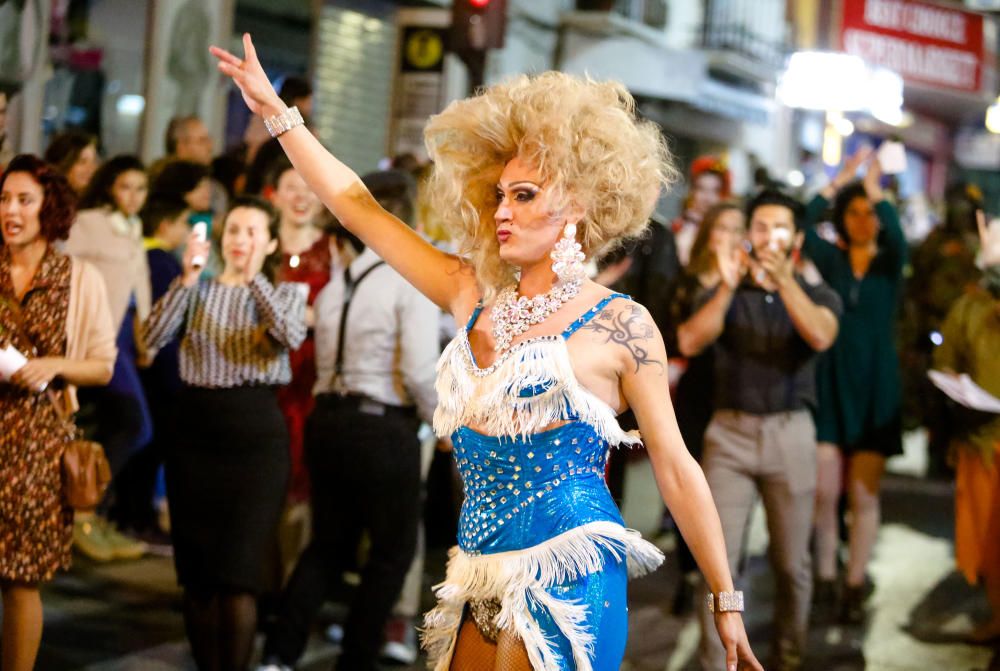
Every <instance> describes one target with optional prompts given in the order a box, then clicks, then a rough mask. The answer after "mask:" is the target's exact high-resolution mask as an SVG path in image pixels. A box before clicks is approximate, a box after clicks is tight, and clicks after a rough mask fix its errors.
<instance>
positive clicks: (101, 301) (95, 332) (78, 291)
mask: <svg viewBox="0 0 1000 671" xmlns="http://www.w3.org/2000/svg"><path fill="white" fill-rule="evenodd" d="M117 333H118V332H117V330H116V329H115V327H114V323H113V322H112V319H111V310H110V308H109V306H108V296H107V291H106V289H105V287H104V279H103V278H102V277H101V273H100V272H98V270H97V269H96V268H95V267H94V266H93V265H91V264H89V263H86V262H85V261H81V260H80V259H73V269H72V271H71V272H70V280H69V310H68V312H67V313H66V358H67V359H76V360H89V361H104V362H105V363H107V364H108V366H109V367H113V366H114V365H115V357H116V356H117V355H118V348H117V347H116V346H115V337H116V336H117ZM66 404H67V407H68V408H70V409H71V410H72V411H74V412H75V411H76V410H77V408H78V407H79V406H78V404H77V401H76V388H75V387H72V386H67V387H66Z"/></svg>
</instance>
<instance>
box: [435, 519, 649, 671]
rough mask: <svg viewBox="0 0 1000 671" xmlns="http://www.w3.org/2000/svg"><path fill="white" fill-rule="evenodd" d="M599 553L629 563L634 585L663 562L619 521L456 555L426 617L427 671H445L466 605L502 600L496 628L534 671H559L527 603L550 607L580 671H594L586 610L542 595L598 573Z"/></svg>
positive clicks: (554, 654) (601, 564)
mask: <svg viewBox="0 0 1000 671" xmlns="http://www.w3.org/2000/svg"><path fill="white" fill-rule="evenodd" d="M602 551H607V552H609V553H610V554H611V555H612V556H613V557H614V558H615V560H616V561H627V563H628V573H629V577H630V578H634V577H638V576H642V575H645V574H646V573H649V572H650V571H653V570H654V569H656V567H658V566H659V565H660V564H661V563H663V553H662V552H660V550H659V549H658V548H657V547H656V546H654V545H653V544H652V543H649V542H648V541H645V540H643V539H642V536H641V535H639V533H638V532H637V531H634V530H632V529H626V528H625V527H623V526H621V525H619V524H616V523H614V522H591V523H589V524H585V525H583V526H580V527H577V528H575V529H571V530H569V531H567V532H564V533H562V534H560V535H558V536H556V537H554V538H551V539H549V540H547V541H545V542H543V543H539V544H538V545H535V546H533V547H530V548H526V549H524V550H516V551H511V552H499V553H496V554H489V555H469V554H466V553H465V552H463V551H462V550H460V549H459V548H457V547H454V548H452V549H451V551H450V552H449V557H450V558H449V560H448V570H447V574H446V577H445V580H444V582H442V583H441V584H439V585H435V586H434V591H435V594H436V595H437V597H438V605H437V607H435V608H434V609H433V610H431V611H430V612H429V613H427V614H426V615H425V616H424V627H423V630H422V632H421V633H422V639H423V645H424V648H425V649H426V650H427V652H428V655H429V658H430V660H429V662H428V668H430V669H434V670H435V671H448V667H449V666H450V664H451V657H452V654H453V652H454V648H455V642H456V639H457V635H458V628H459V626H460V625H461V623H462V613H463V611H464V609H465V605H466V603H467V602H469V601H472V600H476V601H481V600H487V599H497V600H499V601H500V604H501V610H500V614H499V615H498V616H497V622H496V623H497V626H498V627H500V628H501V629H511V628H512V629H513V630H514V631H515V632H516V633H517V635H518V636H519V637H520V638H521V640H523V641H524V645H525V649H526V650H527V652H528V659H529V660H530V661H531V665H532V667H533V668H534V669H537V670H544V669H552V668H557V667H558V661H557V660H558V656H557V652H556V648H555V647H554V645H553V644H552V643H551V642H550V641H549V640H548V639H547V638H546V636H545V633H544V632H543V631H542V629H541V627H540V626H539V624H538V623H537V622H536V621H535V619H534V617H532V614H531V609H530V607H529V604H533V605H538V606H541V607H543V608H545V610H547V611H548V613H549V615H550V616H551V617H552V619H553V621H554V622H555V624H556V626H558V627H559V630H560V631H561V632H562V634H563V635H564V636H565V637H566V638H567V639H568V640H569V643H570V648H571V649H572V651H573V659H574V662H575V666H576V669H577V671H592V669H591V663H590V657H591V655H592V654H593V649H594V634H593V632H591V631H589V630H588V629H587V624H586V620H587V604H585V603H581V602H580V601H569V600H562V599H558V598H556V597H554V596H552V595H551V594H549V593H548V592H546V591H545V590H546V588H548V587H552V586H554V585H559V584H562V583H566V582H571V581H573V580H576V579H577V578H580V577H582V576H585V575H589V574H591V573H597V572H599V571H601V570H602V569H603V568H604V561H605V558H604V555H603V553H602Z"/></svg>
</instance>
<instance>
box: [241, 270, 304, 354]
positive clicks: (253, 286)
mask: <svg viewBox="0 0 1000 671" xmlns="http://www.w3.org/2000/svg"><path fill="white" fill-rule="evenodd" d="M248 286H249V287H250V295H251V296H253V299H254V302H255V303H256V304H257V311H258V312H259V314H260V318H261V322H262V323H263V324H264V326H266V327H267V332H268V333H269V334H271V337H272V338H274V339H275V340H277V341H278V342H279V343H281V344H282V345H283V346H285V347H287V348H288V349H292V350H295V349H298V348H299V347H300V346H301V345H302V342H303V341H304V340H305V339H306V332H307V331H308V329H307V328H306V293H307V291H308V290H307V289H306V287H305V286H301V287H300V286H296V285H295V284H292V283H285V284H282V285H281V286H279V287H277V288H275V286H274V285H273V284H271V283H270V282H268V281H267V278H266V277H264V275H263V274H260V273H258V274H257V275H256V276H255V277H254V278H253V279H252V280H251V281H250V284H249V285H248Z"/></svg>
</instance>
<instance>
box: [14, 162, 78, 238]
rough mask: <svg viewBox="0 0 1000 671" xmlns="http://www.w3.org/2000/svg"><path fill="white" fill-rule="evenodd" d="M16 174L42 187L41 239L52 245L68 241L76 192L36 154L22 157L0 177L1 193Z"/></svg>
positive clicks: (74, 216)
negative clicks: (56, 242)
mask: <svg viewBox="0 0 1000 671" xmlns="http://www.w3.org/2000/svg"><path fill="white" fill-rule="evenodd" d="M15 172H20V173H24V174H26V175H30V176H31V178H32V179H33V180H35V182H37V183H38V185H39V186H41V187H42V193H43V194H44V195H43V197H42V209H41V211H40V212H39V213H38V222H39V225H40V226H41V229H42V230H41V233H42V237H43V238H45V239H46V240H48V241H49V242H55V241H56V240H65V239H66V238H68V237H69V229H70V227H71V226H72V225H73V220H74V219H75V218H76V193H74V192H73V189H72V187H70V185H69V182H67V181H66V178H65V177H64V176H63V175H62V174H61V173H59V172H57V171H56V169H55V168H54V167H52V165H50V164H48V163H46V162H45V161H43V160H42V159H40V158H38V157H37V156H35V155H34V154H19V155H17V156H15V157H14V158H13V160H11V162H10V163H8V164H7V170H6V171H5V172H4V173H3V174H2V175H0V190H2V189H3V185H4V183H5V182H6V181H7V177H8V176H10V175H12V174H13V173H15Z"/></svg>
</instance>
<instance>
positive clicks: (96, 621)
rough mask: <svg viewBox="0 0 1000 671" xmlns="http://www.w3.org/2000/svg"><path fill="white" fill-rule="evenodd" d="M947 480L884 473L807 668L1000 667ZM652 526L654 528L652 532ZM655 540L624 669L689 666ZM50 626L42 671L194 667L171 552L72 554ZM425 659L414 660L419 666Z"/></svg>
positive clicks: (632, 490)
mask: <svg viewBox="0 0 1000 671" xmlns="http://www.w3.org/2000/svg"><path fill="white" fill-rule="evenodd" d="M629 478H630V484H629V489H628V492H627V497H626V504H625V515H626V519H627V520H629V523H630V524H631V525H633V526H636V527H638V528H639V529H640V530H645V531H649V530H650V527H652V526H655V521H656V520H657V519H658V517H659V513H658V505H657V503H656V493H655V486H654V485H653V484H652V478H651V475H650V474H649V468H648V466H646V465H645V464H644V463H643V462H638V463H635V464H632V465H631V466H630V470H629ZM952 506H953V489H952V486H951V485H950V483H943V482H938V481H928V480H924V479H917V478H912V477H906V476H891V477H889V478H887V480H886V483H885V489H884V496H883V527H882V529H881V532H880V536H879V540H878V544H877V547H876V549H875V555H874V557H873V560H872V563H871V567H870V571H869V573H870V575H871V578H872V580H873V582H874V585H875V587H874V592H873V594H872V596H871V598H870V600H869V614H868V621H867V623H866V625H865V626H864V627H857V628H852V627H841V626H833V625H829V624H826V625H823V624H822V623H818V624H817V625H816V626H814V627H813V628H812V631H811V634H810V640H809V653H808V658H807V660H806V664H805V668H806V669H809V670H813V669H822V670H824V671H861V670H862V669H869V670H872V671H907V670H913V671H916V670H924V669H928V670H930V669H933V670H946V671H986V670H987V669H989V670H990V671H995V670H1000V649H989V648H986V647H976V646H970V645H965V644H964V643H962V632H963V631H965V630H966V629H968V628H969V627H970V626H971V624H972V622H973V621H974V619H976V618H978V617H981V616H982V615H983V614H984V613H985V612H986V604H985V600H984V599H983V598H982V596H981V594H980V593H979V592H977V591H976V590H974V589H972V588H970V587H968V586H967V585H966V584H965V583H964V581H963V580H962V579H961V578H960V577H959V576H958V575H957V574H956V573H955V571H954V567H953V561H954V559H953V548H952V542H951V533H952V520H953V517H952V516H953V507H952ZM654 535H655V534H654ZM658 541H659V542H661V544H662V545H663V546H664V547H665V548H666V549H667V551H668V561H667V564H666V565H665V566H664V567H663V568H661V569H660V570H659V571H657V572H656V573H654V574H653V575H651V576H647V577H646V578H643V579H641V580H638V581H635V582H633V583H632V584H631V586H630V604H631V607H630V610H629V623H630V636H629V643H628V649H627V653H626V660H625V662H624V664H623V665H622V669H627V670H628V671H695V669H697V668H698V667H697V663H696V658H697V642H698V637H699V632H698V628H697V625H696V624H695V621H694V618H692V617H690V616H686V617H675V616H672V615H670V613H669V612H668V610H669V604H670V603H671V602H672V600H673V596H674V592H675V590H676V587H677V580H678V575H677V571H676V568H675V562H673V561H672V557H671V556H670V554H669V553H670V549H671V547H672V545H671V541H672V539H671V538H670V537H669V536H665V537H661V538H659V539H658ZM766 542H767V541H766V532H765V531H764V525H763V522H762V519H761V516H760V515H759V514H758V515H756V516H755V522H754V524H753V525H752V531H751V534H750V539H749V547H750V552H749V558H748V562H747V572H746V580H745V584H744V585H743V587H744V589H745V590H746V591H747V606H748V611H747V614H746V622H747V628H748V631H749V633H750V637H751V642H752V644H753V647H754V650H755V652H756V653H757V655H758V656H759V657H760V658H761V660H762V661H764V660H765V659H766V658H767V653H768V642H769V633H770V627H769V623H770V618H771V608H772V605H771V604H772V595H773V585H772V581H771V579H770V574H769V571H768V567H767V561H766V559H765V557H764V554H763V553H764V550H765V548H766ZM443 558H444V553H443V550H436V551H432V552H431V554H430V555H429V557H428V562H427V568H428V571H427V575H426V576H425V587H426V588H425V590H424V593H425V604H424V605H425V606H427V607H429V606H430V603H431V594H430V585H431V584H433V583H434V582H435V581H436V580H438V579H440V577H441V575H442V572H443V566H442V565H443ZM44 602H45V607H46V608H45V624H46V629H45V633H44V639H43V643H42V651H41V655H40V658H39V661H38V665H37V669H38V671H67V670H71V669H84V670H86V671H182V670H183V671H186V670H189V669H194V665H193V663H192V662H191V660H190V656H189V653H188V648H187V644H186V642H185V640H184V632H183V623H182V618H181V613H180V595H179V592H178V590H177V587H176V584H175V582H174V575H173V568H172V565H171V561H170V560H169V559H165V558H155V557H150V558H146V559H143V560H140V561H136V562H129V563H115V564H105V565H96V564H93V563H90V562H88V561H86V560H84V559H77V560H76V563H75V565H74V567H73V569H72V570H71V571H70V572H68V573H66V574H63V575H60V576H59V577H58V578H57V579H56V580H55V581H54V582H53V583H52V584H51V585H49V586H47V587H46V588H45V590H44ZM335 658H336V647H335V646H333V645H331V644H329V643H327V642H325V641H324V640H323V638H322V636H321V635H319V634H318V633H317V634H316V635H315V636H314V637H313V640H312V641H311V643H310V646H309V649H308V651H307V654H306V657H305V659H304V660H303V663H302V665H301V666H300V667H299V668H300V669H304V670H306V671H319V670H321V669H322V670H326V669H330V668H332V662H333V660H335ZM424 664H425V660H423V659H421V660H419V661H418V664H416V665H414V666H412V667H396V668H398V669H418V668H424Z"/></svg>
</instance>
